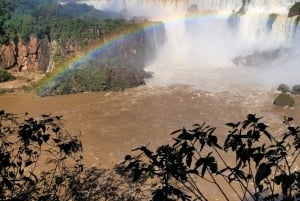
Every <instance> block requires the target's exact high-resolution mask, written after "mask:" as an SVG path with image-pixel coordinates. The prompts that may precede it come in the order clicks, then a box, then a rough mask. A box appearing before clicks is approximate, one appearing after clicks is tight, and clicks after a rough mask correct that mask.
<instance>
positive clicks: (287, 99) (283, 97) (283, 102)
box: [273, 93, 295, 107]
mask: <svg viewBox="0 0 300 201" xmlns="http://www.w3.org/2000/svg"><path fill="white" fill-rule="evenodd" d="M273 104H274V105H278V106H290V107H292V106H294V104H295V99H294V98H293V97H292V96H291V95H290V94H286V93H282V94H279V95H278V96H277V97H276V98H275V99H274V101H273Z"/></svg>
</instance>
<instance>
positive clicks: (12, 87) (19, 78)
mask: <svg viewBox="0 0 300 201" xmlns="http://www.w3.org/2000/svg"><path fill="white" fill-rule="evenodd" d="M12 75H13V76H14V77H15V78H16V79H15V80H12V81H8V82H2V83H0V94H3V93H11V92H25V91H32V90H33V88H34V86H35V85H36V84H37V83H38V82H39V81H41V80H42V79H43V78H45V76H46V74H45V73H43V72H39V71H35V72H25V71H24V72H13V73H12Z"/></svg>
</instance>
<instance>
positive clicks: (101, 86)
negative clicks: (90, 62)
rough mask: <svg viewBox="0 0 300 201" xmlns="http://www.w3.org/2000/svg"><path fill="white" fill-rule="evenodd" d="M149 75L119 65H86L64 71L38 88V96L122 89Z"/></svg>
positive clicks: (138, 82)
mask: <svg viewBox="0 0 300 201" xmlns="http://www.w3.org/2000/svg"><path fill="white" fill-rule="evenodd" d="M150 76H151V75H150V74H149V73H147V72H144V71H143V70H139V69H134V68H130V67H128V68H119V67H99V68H95V67H86V68H78V69H75V70H71V71H68V72H66V73H64V74H63V75H62V76H61V77H60V78H59V79H56V80H52V81H50V82H49V83H48V85H45V86H42V87H40V88H39V89H38V94H39V95H40V96H49V95H63V94H74V93H82V92H98V91H107V90H113V91H118V90H124V89H127V88H131V87H137V86H139V85H142V84H144V79H145V78H147V77H150Z"/></svg>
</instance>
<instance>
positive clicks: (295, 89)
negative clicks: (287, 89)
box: [293, 84, 300, 94]
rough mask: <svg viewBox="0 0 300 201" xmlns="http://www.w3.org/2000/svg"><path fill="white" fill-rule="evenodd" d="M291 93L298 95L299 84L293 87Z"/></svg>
mask: <svg viewBox="0 0 300 201" xmlns="http://www.w3.org/2000/svg"><path fill="white" fill-rule="evenodd" d="M293 93H295V94H300V84H297V85H295V86H293Z"/></svg>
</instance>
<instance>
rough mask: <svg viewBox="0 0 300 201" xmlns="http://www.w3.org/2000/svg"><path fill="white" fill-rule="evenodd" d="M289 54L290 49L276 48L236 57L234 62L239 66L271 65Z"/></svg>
mask: <svg viewBox="0 0 300 201" xmlns="http://www.w3.org/2000/svg"><path fill="white" fill-rule="evenodd" d="M288 55H289V50H288V49H275V50H270V51H257V52H254V53H252V54H248V55H246V56H238V57H235V58H234V59H233V60H232V62H233V63H234V64H235V65H237V66H239V65H243V66H262V65H266V64H267V65H271V64H273V63H274V62H276V61H278V60H282V59H285V58H287V57H288Z"/></svg>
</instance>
